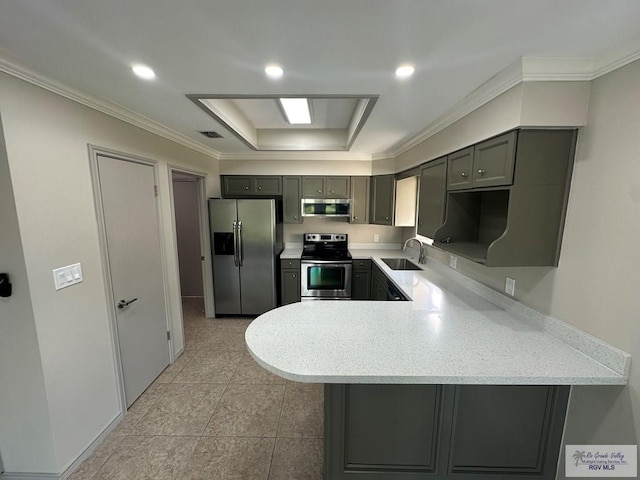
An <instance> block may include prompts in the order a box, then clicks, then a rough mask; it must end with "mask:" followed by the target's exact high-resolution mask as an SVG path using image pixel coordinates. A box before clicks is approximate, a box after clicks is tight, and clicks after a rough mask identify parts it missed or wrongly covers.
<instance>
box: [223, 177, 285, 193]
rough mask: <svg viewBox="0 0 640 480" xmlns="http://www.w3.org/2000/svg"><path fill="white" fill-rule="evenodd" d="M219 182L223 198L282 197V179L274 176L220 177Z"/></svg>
mask: <svg viewBox="0 0 640 480" xmlns="http://www.w3.org/2000/svg"><path fill="white" fill-rule="evenodd" d="M221 182H222V196H223V197H225V198H238V197H252V196H256V197H258V196H262V197H273V196H279V195H282V177H279V176H275V175H259V176H256V175H253V176H251V175H247V176H244V175H222V178H221Z"/></svg>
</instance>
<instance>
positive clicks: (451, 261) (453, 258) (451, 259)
mask: <svg viewBox="0 0 640 480" xmlns="http://www.w3.org/2000/svg"><path fill="white" fill-rule="evenodd" d="M449 266H450V267H451V268H453V269H454V270H456V269H457V268H458V257H456V256H455V255H449Z"/></svg>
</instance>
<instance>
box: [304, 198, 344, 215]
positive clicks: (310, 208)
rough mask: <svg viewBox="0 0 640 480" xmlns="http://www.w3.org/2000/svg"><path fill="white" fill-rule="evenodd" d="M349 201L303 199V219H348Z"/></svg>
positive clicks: (341, 199)
mask: <svg viewBox="0 0 640 480" xmlns="http://www.w3.org/2000/svg"><path fill="white" fill-rule="evenodd" d="M350 212H351V200H349V199H348V198H303V199H302V216H303V217H348V216H349V215H350Z"/></svg>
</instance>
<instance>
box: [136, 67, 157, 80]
mask: <svg viewBox="0 0 640 480" xmlns="http://www.w3.org/2000/svg"><path fill="white" fill-rule="evenodd" d="M131 70H133V73H135V74H136V75H137V76H138V77H140V78H143V79H144V80H153V79H154V78H156V73H155V72H154V71H153V70H152V69H151V68H149V67H147V66H146V65H141V64H136V65H132V66H131Z"/></svg>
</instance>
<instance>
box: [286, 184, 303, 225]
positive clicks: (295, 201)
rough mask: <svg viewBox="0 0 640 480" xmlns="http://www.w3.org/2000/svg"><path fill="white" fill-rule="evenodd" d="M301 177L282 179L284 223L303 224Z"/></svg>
mask: <svg viewBox="0 0 640 480" xmlns="http://www.w3.org/2000/svg"><path fill="white" fill-rule="evenodd" d="M301 181H302V179H301V177H282V210H283V220H284V223H302V215H301V212H300V209H301V204H300V200H301V198H302V197H301V185H300V184H301Z"/></svg>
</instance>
